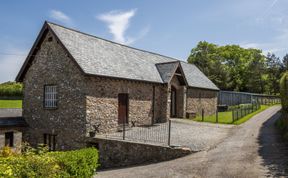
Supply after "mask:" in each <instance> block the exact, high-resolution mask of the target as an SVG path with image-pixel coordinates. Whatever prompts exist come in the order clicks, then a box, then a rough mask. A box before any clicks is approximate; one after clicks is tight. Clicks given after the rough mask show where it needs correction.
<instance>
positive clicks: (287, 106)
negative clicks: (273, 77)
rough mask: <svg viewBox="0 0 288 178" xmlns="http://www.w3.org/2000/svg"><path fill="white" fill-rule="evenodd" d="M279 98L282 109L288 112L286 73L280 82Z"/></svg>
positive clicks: (287, 75) (287, 81)
mask: <svg viewBox="0 0 288 178" xmlns="http://www.w3.org/2000/svg"><path fill="white" fill-rule="evenodd" d="M280 96H281V104H282V109H283V111H285V112H288V72H286V73H285V74H284V75H283V76H282V78H281V80H280Z"/></svg>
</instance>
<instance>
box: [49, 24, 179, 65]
mask: <svg viewBox="0 0 288 178" xmlns="http://www.w3.org/2000/svg"><path fill="white" fill-rule="evenodd" d="M45 23H47V24H48V25H49V24H52V25H56V26H58V27H61V28H65V29H67V30H71V31H74V32H77V33H81V34H82V35H87V36H90V37H93V38H97V39H100V40H104V41H106V42H110V43H113V44H117V45H120V46H123V47H126V48H130V49H134V50H138V51H141V52H146V53H150V54H153V55H158V56H162V57H166V58H170V59H173V60H177V61H183V60H181V59H177V58H175V57H170V56H166V55H163V54H159V53H156V52H151V51H147V50H144V49H139V48H136V47H132V46H128V45H125V44H121V43H117V42H114V41H112V40H107V39H105V38H102V37H98V36H95V35H91V34H89V33H85V32H82V31H79V30H76V29H73V28H69V27H65V26H63V25H59V24H56V23H54V22H49V21H45ZM183 62H184V61H183Z"/></svg>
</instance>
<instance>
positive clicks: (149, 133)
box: [100, 120, 171, 146]
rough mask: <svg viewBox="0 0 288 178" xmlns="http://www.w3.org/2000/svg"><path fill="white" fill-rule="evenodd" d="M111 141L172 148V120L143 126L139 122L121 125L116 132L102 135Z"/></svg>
mask: <svg viewBox="0 0 288 178" xmlns="http://www.w3.org/2000/svg"><path fill="white" fill-rule="evenodd" d="M100 136H102V137H105V138H110V139H117V140H125V141H132V142H140V143H149V144H161V145H168V146H170V136H171V120H168V121H167V122H165V123H156V124H152V125H151V124H149V125H141V124H138V123H137V122H135V121H134V122H131V123H129V124H121V125H120V126H119V128H118V130H117V131H116V132H113V133H107V134H101V135H100Z"/></svg>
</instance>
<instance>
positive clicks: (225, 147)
mask: <svg viewBox="0 0 288 178" xmlns="http://www.w3.org/2000/svg"><path fill="white" fill-rule="evenodd" d="M279 110H280V107H279V106H273V107H271V108H269V109H267V110H265V111H263V112H261V113H259V114H257V115H256V116H254V117H253V118H251V119H250V120H249V121H247V122H246V123H244V124H242V125H241V126H238V127H235V128H234V129H232V133H231V135H229V137H227V138H226V139H223V140H222V142H221V143H219V144H218V145H217V146H215V147H212V148H210V149H208V150H204V151H201V152H197V153H195V154H192V155H189V156H186V157H183V158H179V159H175V160H172V161H167V162H161V163H156V164H150V165H144V166H137V167H130V168H123V169H115V170H108V171H102V172H99V173H98V175H97V176H96V177H125V178H129V177H133V178H134V177H137V178H141V177H157V178H158V177H160V178H161V177H177V178H178V177H179V178H185V177H248V178H249V177H251V178H252V177H253V178H254V177H269V176H270V177H280V176H283V177H284V176H287V174H286V175H285V169H284V170H283V169H282V168H281V166H280V164H281V163H284V162H285V161H286V163H287V157H286V156H287V154H285V153H284V154H280V153H277V152H279V151H280V150H278V146H277V143H278V142H277V139H276V137H278V136H279V134H277V132H276V131H275V130H273V129H272V130H271V128H272V127H273V125H274V123H273V121H275V119H277V117H278V116H279V115H278V114H277V113H278V111H279ZM270 120H272V121H270ZM271 139H272V140H271ZM270 140H271V142H270ZM273 140H274V141H273ZM275 144H276V145H275ZM282 146H283V147H284V148H283V150H285V148H286V149H287V147H285V146H284V145H282ZM282 146H281V147H282ZM263 149H264V150H266V151H264V150H263ZM271 149H272V150H271ZM277 150H278V151H277ZM275 155H277V156H276V158H275ZM281 155H282V156H283V155H286V156H284V157H282V158H280V157H281ZM273 160H274V161H273ZM284 167H285V166H284ZM286 168H287V166H286ZM279 169H280V170H279Z"/></svg>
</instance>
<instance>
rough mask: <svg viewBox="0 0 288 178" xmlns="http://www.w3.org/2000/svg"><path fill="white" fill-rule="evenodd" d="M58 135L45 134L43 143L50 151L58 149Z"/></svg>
mask: <svg viewBox="0 0 288 178" xmlns="http://www.w3.org/2000/svg"><path fill="white" fill-rule="evenodd" d="M56 136H57V135H55V134H47V133H44V134H43V144H44V145H46V146H47V147H48V150H49V151H55V150H56Z"/></svg>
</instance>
